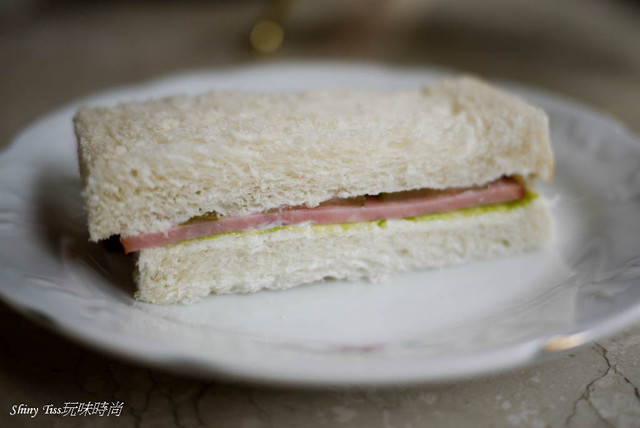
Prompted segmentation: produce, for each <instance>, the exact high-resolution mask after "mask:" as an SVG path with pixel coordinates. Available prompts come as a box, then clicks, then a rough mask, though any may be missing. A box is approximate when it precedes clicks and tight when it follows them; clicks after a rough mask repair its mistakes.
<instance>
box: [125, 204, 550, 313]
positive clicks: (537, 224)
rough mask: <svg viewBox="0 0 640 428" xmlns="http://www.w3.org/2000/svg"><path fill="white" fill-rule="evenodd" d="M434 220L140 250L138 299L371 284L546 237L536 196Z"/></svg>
mask: <svg viewBox="0 0 640 428" xmlns="http://www.w3.org/2000/svg"><path fill="white" fill-rule="evenodd" d="M435 218H436V219H435V220H432V221H411V220H402V219H400V220H387V221H384V222H367V223H363V224H362V227H350V228H341V227H339V225H336V227H333V228H330V227H323V228H319V229H317V230H314V227H313V226H311V225H298V226H295V227H287V228H281V229H278V230H275V231H273V232H271V233H238V234H229V235H224V236H220V237H217V238H215V239H201V240H192V241H186V242H183V243H179V244H175V245H168V246H163V247H157V248H152V249H148V250H142V251H141V252H140V253H139V256H138V261H137V264H138V274H137V275H138V276H137V279H136V280H137V284H138V292H137V294H136V298H138V299H140V300H143V301H146V302H150V303H159V304H171V303H191V302H195V301H198V300H201V299H202V298H203V297H205V296H207V295H208V294H210V293H249V292H255V291H258V290H260V289H284V288H290V287H294V286H297V285H300V284H305V283H310V282H314V281H319V280H323V279H325V278H337V279H349V280H353V279H359V278H368V279H371V280H373V281H377V280H380V279H383V278H385V277H387V276H389V275H391V274H393V273H397V272H405V271H410V270H414V269H426V268H440V267H444V266H449V265H455V264H461V263H468V262H471V261H476V260H482V259H487V258H493V257H499V256H506V255H509V254H513V253H518V252H521V251H524V250H528V249H532V248H534V247H537V246H539V245H541V244H543V243H545V242H547V241H549V240H550V239H551V237H552V220H551V217H550V215H549V211H548V208H547V205H546V202H545V201H544V200H543V199H542V198H535V199H532V200H531V201H530V202H529V203H527V204H522V205H521V206H518V207H517V208H514V209H505V210H494V211H489V212H486V213H482V214H479V215H473V216H467V215H458V216H456V215H452V216H447V217H446V218H442V217H440V218H438V217H435ZM357 224H360V223H357Z"/></svg>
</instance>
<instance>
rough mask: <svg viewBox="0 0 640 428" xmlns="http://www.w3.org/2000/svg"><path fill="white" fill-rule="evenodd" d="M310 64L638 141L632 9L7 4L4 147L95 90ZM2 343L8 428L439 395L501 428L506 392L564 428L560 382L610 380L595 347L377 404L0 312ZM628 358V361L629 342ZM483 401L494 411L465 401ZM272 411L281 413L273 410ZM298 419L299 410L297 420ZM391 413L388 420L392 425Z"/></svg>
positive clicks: (494, 0) (461, 4) (409, 2)
mask: <svg viewBox="0 0 640 428" xmlns="http://www.w3.org/2000/svg"><path fill="white" fill-rule="evenodd" d="M304 60H315V61H345V60H347V61H359V62H373V63H385V64H392V65H397V66H423V67H432V66H433V67H447V68H451V69H454V70H458V71H462V72H468V73H475V74H479V75H481V76H483V77H486V78H489V79H491V78H501V79H510V80H513V81H516V82H520V83H524V84H528V85H532V86H537V87H540V88H542V89H546V90H549V91H553V92H556V93H560V94H564V95H566V96H569V97H572V98H575V99H577V100H579V101H581V102H583V103H586V104H589V105H591V106H594V107H596V108H598V109H600V110H603V111H606V112H607V113H608V114H609V115H612V116H615V117H617V118H619V119H620V120H621V121H623V122H624V123H625V124H626V125H627V126H628V127H630V128H631V129H632V130H633V131H635V132H636V133H639V132H640V108H639V105H640V4H639V2H637V1H631V0H581V1H575V0H350V1H340V0H323V1H317V0H316V1H314V0H271V1H266V0H260V1H258V0H236V1H232V0H227V1H220V0H218V1H214V0H209V1H204V0H200V1H196V0H183V1H169V0H165V1H151V0H145V1H143V0H129V1H125V0H111V1H108V0H102V1H72V0H0V82H1V83H0V149H1V148H3V147H4V146H6V144H8V143H9V141H10V140H11V138H12V136H13V135H15V134H16V133H17V132H18V131H19V130H20V129H22V128H24V127H25V126H26V125H27V124H28V123H29V122H31V121H33V120H35V119H37V118H38V117H39V116H41V115H42V114H45V113H47V112H48V111H50V110H52V109H54V108H56V107H58V106H60V105H62V104H64V103H66V102H69V101H72V100H74V99H76V98H78V97H81V96H84V95H87V94H89V93H91V92H95V91H99V90H102V89H106V88H109V87H113V86H119V85H125V84H135V83H138V82H142V81H145V80H148V79H152V78H156V77H159V76H162V75H166V74H169V73H178V72H181V71H187V70H193V69H216V68H219V67H230V66H237V65H242V64H251V63H256V62H257V63H265V62H273V61H304ZM0 274H1V273H0ZM639 328H640V327H639ZM633 331H635V332H637V331H638V328H636V329H635V330H633ZM634 334H635V333H634ZM628 337H631V338H633V337H636V336H628ZM0 340H1V341H2V343H3V346H1V347H0V404H1V406H0V407H1V408H2V409H4V410H2V412H1V413H0V425H3V423H2V420H3V419H4V420H6V424H4V425H3V426H9V425H8V424H11V426H17V425H13V424H15V423H16V422H17V420H16V419H15V418H14V419H8V420H7V418H9V416H8V410H7V409H9V406H10V404H15V403H21V402H23V403H24V402H26V403H29V402H34V403H47V402H51V401H52V400H58V399H63V400H64V399H69V400H71V399H74V400H82V399H94V400H95V399H100V400H104V399H109V397H113V399H122V397H125V401H126V404H127V406H128V409H130V411H129V414H128V416H127V417H129V419H127V421H126V422H127V423H126V424H124V425H122V426H160V425H161V424H159V421H160V420H164V419H158V418H165V417H169V418H170V417H172V416H171V415H173V417H175V418H176V420H182V421H183V422H184V421H185V420H186V421H187V422H188V423H186V422H185V423H184V424H183V425H181V426H200V425H203V423H201V422H202V421H198V420H192V419H189V418H190V417H192V416H191V413H189V412H188V411H187V410H188V408H191V407H189V406H192V403H191V402H192V401H195V400H197V399H200V398H202V397H205V398H207V400H208V401H206V405H207V406H213V410H214V411H215V412H218V414H221V415H222V417H223V418H224V417H226V418H227V421H238V420H241V419H242V418H243V417H244V416H243V415H245V414H249V415H254V416H255V417H256V418H258V417H260V418H264V415H265V414H267V416H268V413H265V411H263V409H262V408H260V406H259V405H258V404H256V403H267V404H269V403H270V404H269V405H270V407H271V410H273V409H274V408H275V409H276V410H277V409H284V410H282V411H281V413H282V414H283V415H289V416H287V418H289V419H288V420H289V421H291V420H294V419H295V417H298V418H299V419H298V421H303V422H301V423H299V424H298V425H297V426H307V423H308V422H309V421H308V420H307V419H305V417H306V415H307V414H310V412H312V411H313V412H316V413H317V414H319V415H321V416H322V415H331V414H332V412H337V411H344V407H341V406H342V405H343V404H344V403H345V402H348V400H359V399H362V400H363V402H364V403H373V404H372V405H371V409H373V410H371V412H369V411H367V412H365V411H364V410H366V408H365V407H363V409H364V410H363V412H362V415H360V416H358V418H359V419H357V420H365V419H366V418H367V417H369V415H373V416H371V418H373V419H371V420H370V422H371V423H367V424H366V425H365V426H380V424H379V423H380V420H382V416H379V415H383V416H385V415H386V416H390V417H393V418H396V419H394V420H396V421H400V420H403V421H404V420H410V418H412V417H413V418H416V419H415V420H422V419H420V418H421V417H423V416H424V415H427V416H424V417H432V415H435V413H428V412H427V411H426V410H425V406H427V405H429V406H430V405H431V404H433V403H435V400H436V399H438V396H442V398H441V401H442V405H440V406H439V407H437V408H436V409H437V412H440V413H441V414H443V415H445V419H444V422H447V421H449V423H448V424H447V423H445V425H447V426H450V425H451V424H450V421H455V420H462V419H456V418H459V417H463V416H464V415H465V414H466V415H467V416H466V417H471V418H475V419H477V420H478V424H479V425H483V426H488V425H491V426H505V425H504V424H505V423H506V422H504V421H506V420H505V419H501V420H503V422H504V423H502V424H501V423H497V424H494V423H493V422H491V423H488V422H487V421H489V420H493V419H491V418H493V417H494V416H495V415H502V416H504V417H506V416H505V415H506V413H504V412H505V411H506V410H505V409H508V407H504V404H505V403H502V404H503V405H502V407H501V409H502V410H499V409H498V410H496V409H497V407H496V406H497V405H498V404H500V403H499V402H494V400H493V398H492V397H494V396H496V397H502V395H504V396H505V397H507V398H510V397H511V395H513V394H515V396H514V397H515V398H514V406H515V405H516V404H517V403H523V404H522V406H533V407H532V408H534V409H535V408H536V407H535V406H538V407H537V408H541V407H540V406H541V405H540V404H537V403H539V402H543V401H544V400H543V398H544V397H548V402H549V403H551V404H549V405H548V406H547V407H542V408H541V409H543V410H540V412H543V411H545V412H547V413H545V415H546V416H544V418H545V419H548V420H550V421H555V422H553V424H551V425H549V426H562V423H563V422H564V423H565V424H566V421H565V417H566V415H565V414H563V413H562V412H563V410H562V409H563V407H562V406H560V405H559V406H558V407H557V408H556V407H555V406H556V403H560V401H558V400H564V398H563V397H562V396H560V398H558V394H559V391H564V389H563V388H565V386H566V390H567V391H569V390H570V391H573V392H572V393H567V396H568V397H571V396H575V397H587V398H588V396H589V395H588V394H589V392H588V391H589V389H588V388H589V386H590V385H592V384H593V382H591V383H590V384H588V385H587V386H586V388H587V389H585V392H584V393H583V392H582V389H584V388H585V385H581V384H580V382H581V379H583V378H584V379H589V376H592V378H594V379H595V378H596V377H597V376H598V373H608V372H609V370H610V369H611V366H610V364H609V359H607V356H606V353H605V354H602V352H606V351H601V350H600V348H598V347H597V346H596V347H592V348H588V349H584V350H582V351H581V353H579V354H576V358H575V359H574V358H573V357H574V355H573V354H570V355H568V356H567V357H565V358H563V359H559V360H557V361H556V362H555V363H553V364H547V365H546V366H544V367H543V368H540V369H538V368H531V369H530V370H529V371H523V372H521V373H520V374H516V375H515V376H514V377H506V376H503V377H498V378H496V379H494V380H491V379H489V380H479V381H477V382H474V383H461V384H460V385H457V386H452V387H451V388H448V387H447V388H441V389H439V390H437V391H438V394H440V395H434V394H432V393H429V394H431V395H429V394H427V395H423V394H422V392H421V391H420V390H416V391H413V392H412V391H396V390H392V391H391V392H388V393H385V394H383V393H380V395H375V394H374V395H366V394H365V393H363V392H361V391H355V392H351V393H349V394H346V395H345V394H342V393H341V392H337V393H335V394H333V392H332V394H333V395H330V394H328V393H326V392H321V393H305V394H301V393H298V392H295V393H286V392H282V393H279V394H275V393H273V392H272V391H266V392H265V391H260V390H256V389H253V388H248V387H236V386H224V385H217V384H211V383H201V382H197V381H191V380H188V379H186V378H183V377H177V376H169V375H167V374H163V373H161V372H159V371H155V370H148V369H145V368H142V367H140V366H138V365H130V364H126V363H120V362H117V361H116V360H114V359H113V358H111V357H108V356H104V355H101V354H98V353H96V352H93V351H90V350H86V349H85V348H84V347H81V346H78V345H75V344H72V343H70V342H68V341H66V340H64V339H62V338H60V337H58V336H57V335H55V334H53V333H51V332H49V331H48V330H45V329H43V328H41V327H38V326H37V325H35V324H34V323H32V322H31V321H28V320H27V319H25V318H23V317H21V316H19V315H17V314H14V313H13V312H12V311H10V310H9V309H8V308H6V307H5V306H4V305H2V304H0ZM615 340H620V343H627V342H624V340H627V339H614V341H613V342H612V343H613V344H615V343H616V342H615ZM598 346H599V345H598ZM611 346H613V345H611ZM620 346H623V345H620ZM625 346H629V347H630V350H631V351H630V355H631V354H632V353H633V349H637V346H638V345H637V344H635V345H629V344H628V343H627V345H625ZM633 346H635V347H636V348H633ZM602 349H604V348H602ZM603 355H605V356H604V359H605V360H606V363H607V364H605V361H604V360H603V358H602V356H603ZM609 358H611V357H609ZM612 361H614V362H615V360H612ZM634 364H635V363H634ZM607 366H608V367H607ZM616 367H617V366H616ZM629 367H631V366H629ZM636 368H637V367H636V366H633V371H634V372H635V373H637V370H636ZM616 371H617V368H616ZM531 379H533V382H534V383H531V382H532V381H531ZM540 379H542V381H541V380H540ZM619 379H622V378H621V377H619ZM625 379H626V378H625ZM536 385H539V387H537V386H536ZM567 385H568V386H567ZM625 385H626V384H622V386H618V387H616V388H619V389H615V393H616V394H617V395H616V397H622V398H621V400H628V401H616V402H615V403H614V404H615V405H616V406H618V407H615V412H613V413H612V415H613V416H615V415H616V414H617V413H620V412H623V411H626V412H627V413H629V412H631V411H632V410H634V409H636V408H635V407H633V406H632V405H631V404H630V403H634V402H635V401H633V400H635V397H640V396H639V395H638V389H637V388H636V389H635V390H634V391H635V392H634V391H631V392H628V394H627V395H626V396H623V395H620V394H621V393H618V392H619V391H622V389H621V388H622V387H624V386H625ZM554 388H556V389H554ZM571 388H573V389H571ZM496 391H502V392H500V394H501V395H496ZM1 392H4V394H3V393H1ZM367 394H368V393H367ZM376 394H378V393H376ZM425 394H426V393H425ZM572 394H573V395H572ZM581 394H582V395H581ZM585 394H586V395H585ZM594 394H595V393H594ZM167 396H168V397H170V398H171V400H170V401H169V399H168V398H167ZM478 396H486V397H489V398H488V400H489V401H488V402H487V401H477V400H475V401H473V402H472V401H471V400H472V398H469V397H478ZM274 397H275V398H274ZM363 397H364V398H363ZM425 397H426V398H425ZM434 397H435V398H434ZM447 397H448V398H447ZM527 397H528V398H527ZM537 397H538V398H537ZM539 397H543V398H539ZM580 399H581V398H578V400H580ZM616 399H617V398H616ZM21 400H22V401H21ZM269 400H271V401H269ZM279 400H281V401H282V402H283V403H284V404H282V405H281V407H278V406H279V405H280V404H278V403H280V401H279ZM367 400H368V401H367ZM421 400H423V401H421ZM527 400H529V401H527ZM538 400H541V401H538ZM583 401H584V402H587V401H588V400H586V399H585V400H583ZM619 402H620V403H627V404H628V405H627V404H624V405H618V404H616V403H619ZM274 403H275V404H274ZM399 403H400V404H399ZM403 403H404V404H403ZM415 403H419V404H415ZM425 403H426V404H425ZM470 403H471V404H470ZM487 403H489V404H487ZM496 403H498V404H496ZM532 403H533V404H532ZM576 403H578V402H576ZM506 404H509V403H508V402H507V403H506ZM363 406H364V405H363ZM421 406H422V407H421ZM469 406H472V407H469ZM473 406H475V407H473ZM577 406H578V405H577V404H574V407H573V413H575V414H577V415H578V416H579V417H582V416H581V415H583V414H585V415H590V414H591V413H589V412H591V410H590V408H587V407H585V408H582V407H580V408H579V407H577ZM621 406H622V407H621ZM624 406H626V407H624ZM296 409H303V410H301V411H300V412H298V413H296V411H297V410H296ZM304 409H307V410H306V411H305V410H304ZM336 409H337V410H336ZM388 409H397V410H394V411H393V412H391V413H390V412H389V411H388ZM549 409H555V410H549ZM526 411H527V412H529V407H527V410H526ZM634 411H635V410H634ZM385 412H386V413H385ZM437 412H436V413H437ZM443 412H444V413H443ZM465 412H466V413H465ZM500 412H502V413H500ZM523 412H524V410H523ZM168 413H171V415H169V416H167V415H168ZM196 413H197V412H196ZM623 413H624V412H623ZM212 414H213V412H212ZM527 414H528V413H527ZM533 414H534V415H536V413H535V412H534V413H533ZM629 414H631V413H629ZM177 415H178V416H177ZM180 415H181V416H180ZM421 415H422V416H421ZM337 416H338V417H342V416H344V414H342V413H338V414H337ZM346 416H347V417H348V416H349V415H348V414H347V415H346ZM592 416H593V415H592ZM252 417H253V416H252ZM327 417H328V416H327ZM593 417H594V418H595V416H593ZM154 418H155V419H154ZM292 418H293V419H292ZM398 418H400V419H398ZM407 418H409V419H407ZM446 418H449V419H446ZM124 419H125V418H124V417H123V420H122V422H125V420H124ZM259 420H260V419H259ZM322 420H326V419H322ZM322 420H321V421H322ZM341 420H342V419H341ZM345 420H346V419H345ZM465 420H466V419H465ZM496 420H498V419H496ZM576 420H578V425H575V426H608V424H605V423H604V422H603V423H602V424H600V423H596V424H595V425H586V424H582V425H580V420H581V419H579V418H576ZM594 420H595V419H594ZM635 420H637V418H636V419H635ZM40 421H46V422H47V425H46V426H63V424H64V423H66V425H64V426H71V425H69V421H68V420H62V419H60V418H56V417H53V416H52V417H51V418H50V419H42V418H41V419H40V420H39V421H36V422H40ZM94 421H95V420H89V419H87V420H86V421H85V422H83V420H81V419H78V420H76V421H75V423H74V424H73V426H96V425H91V424H92V423H93V422H94ZM354 421H356V419H354ZM517 421H518V419H517V420H516V422H517ZM567 421H568V419H567ZM603 421H604V419H603ZM269 422H270V421H269V420H267V421H266V422H265V424H264V426H269ZM441 422H442V420H441ZM511 422H513V421H512V420H509V423H511ZM145 424H146V425H145ZM376 424H377V425H376ZM211 425H212V424H211ZM454 425H455V423H454ZM460 425H463V424H460ZM34 426H35V425H34ZM40 426H44V425H40ZM216 426H238V425H235V424H231V423H229V424H227V425H225V424H219V425H216ZM246 426H249V425H246ZM251 426H263V425H251ZM396 426H400V422H398V425H396ZM402 426H404V423H402ZM531 426H534V425H531ZM535 426H538V425H535ZM540 426H547V425H546V424H542V425H540Z"/></svg>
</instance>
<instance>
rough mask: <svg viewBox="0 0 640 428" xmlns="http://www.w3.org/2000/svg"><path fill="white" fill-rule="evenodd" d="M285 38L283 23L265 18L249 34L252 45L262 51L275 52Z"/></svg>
mask: <svg viewBox="0 0 640 428" xmlns="http://www.w3.org/2000/svg"><path fill="white" fill-rule="evenodd" d="M283 39H284V30H283V28H282V25H280V24H278V23H277V22H275V21H271V20H264V21H260V22H258V23H257V24H256V25H255V26H254V27H253V29H252V30H251V34H250V36H249V40H250V41H251V46H253V48H254V49H255V50H256V51H258V52H262V53H271V52H275V51H276V50H277V49H278V48H279V47H280V45H281V44H282V40H283Z"/></svg>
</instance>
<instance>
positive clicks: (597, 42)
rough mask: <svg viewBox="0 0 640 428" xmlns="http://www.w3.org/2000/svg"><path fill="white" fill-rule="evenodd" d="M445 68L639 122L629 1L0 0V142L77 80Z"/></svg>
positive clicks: (639, 77) (77, 85)
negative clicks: (311, 66) (339, 67)
mask: <svg viewBox="0 0 640 428" xmlns="http://www.w3.org/2000/svg"><path fill="white" fill-rule="evenodd" d="M303 59H313V60H356V61H372V62H384V63H391V64H396V65H420V66H438V67H449V68H453V69H457V70H460V71H464V72H471V73H477V74H480V75H482V76H485V77H488V78H506V79H511V80H515V81H520V82H525V83H529V84H532V85H536V86H539V87H542V88H546V89H549V90H552V91H555V92H560V93H564V94H566V95H569V96H571V97H574V98H578V99H581V100H583V101H584V102H586V103H588V104H591V105H594V106H596V107H599V108H600V109H603V110H606V111H608V112H609V113H610V114H611V115H614V116H617V117H618V118H620V119H621V120H622V121H624V122H626V123H627V125H628V126H629V127H631V128H632V129H634V130H635V131H636V132H638V131H640V109H639V108H637V107H636V106H637V104H638V102H639V101H640V98H639V96H640V2H637V1H630V0H626V1H625V0H582V1H571V0H564V1H563V0H518V1H514V0H351V1H340V0H324V1H314V0H271V1H266V0H261V1H254V0H236V1H231V0H228V1H213V0H209V1H203V0H201V1H196V0H191V1H186V0H185V1H169V0H165V1H151V0H146V1H143V0H138V1H132V0H129V1H125V0H111V1H107V0H103V1H72V0H0V81H1V82H2V84H1V85H0V88H1V89H0V90H1V91H2V92H1V95H2V98H1V100H2V101H0V147H2V146H4V145H5V144H7V143H8V141H9V140H10V138H11V136H12V135H14V134H15V133H16V132H17V131H18V130H19V129H21V128H23V127H24V126H25V125H26V124H27V123H28V122H30V121H31V120H34V119H35V118H37V117H38V116H39V115H41V114H43V113H45V112H47V111H49V110H50V109H52V108H54V107H56V106H59V105H60V104H62V103H65V102H67V101H70V100H73V99H74V98H77V97H79V96H82V95H86V94H87V93H90V92H94V91H96V90H100V89H104V88H107V87H111V86H114V85H121V84H129V83H135V82H139V81H144V80H147V79H150V78H154V77H158V76H161V75H164V74H167V73H174V72H179V71H181V70H189V69H194V68H216V67H225V66H230V65H238V64H242V63H250V62H256V61H257V62H266V61H280V60H303Z"/></svg>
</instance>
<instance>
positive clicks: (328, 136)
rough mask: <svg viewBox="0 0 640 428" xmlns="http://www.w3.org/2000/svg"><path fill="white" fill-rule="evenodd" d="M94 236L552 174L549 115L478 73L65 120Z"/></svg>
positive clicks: (219, 95)
mask: <svg viewBox="0 0 640 428" xmlns="http://www.w3.org/2000/svg"><path fill="white" fill-rule="evenodd" d="M74 124H75V130H76V135H77V137H78V153H79V161H80V173H81V176H82V180H83V187H84V190H83V196H84V200H85V206H86V209H87V212H88V219H89V232H90V236H91V239H92V240H100V239H104V238H107V237H109V236H111V235H114V234H120V235H123V236H128V235H135V234H138V233H151V232H157V231H162V230H165V229H166V228H168V227H170V226H171V225H175V224H178V223H181V222H184V221H186V220H188V219H189V218H191V217H194V216H198V215H202V214H203V213H206V212H212V211H215V212H217V213H219V214H221V215H242V214H247V213H250V212H259V211H264V210H268V209H272V208H277V207H280V206H286V205H289V206H295V205H303V204H304V205H307V206H310V207H313V206H316V205H317V204H319V203H320V202H322V201H325V200H328V199H331V198H333V197H350V196H359V195H364V194H371V195H375V194H378V193H381V192H395V191H402V190H410V189H417V188H436V189H441V188H449V187H467V186H472V185H478V184H483V183H487V182H489V181H491V180H493V179H496V178H498V177H500V176H502V175H515V174H517V175H520V176H522V177H525V178H528V179H530V178H536V177H537V178H541V179H543V180H547V181H548V180H550V179H551V177H552V171H553V155H552V152H551V148H550V144H549V133H548V132H549V131H548V119H547V116H546V115H545V113H544V112H543V111H542V110H540V109H538V108H536V107H534V106H531V105H529V104H527V103H525V102H523V101H522V100H520V99H518V98H516V97H513V96H510V95H508V94H505V93H503V92H501V91H499V90H498V89H496V88H494V87H492V86H491V85H489V84H487V83H484V82H482V81H480V80H478V79H476V78H472V77H461V78H455V79H447V80H443V81H441V82H439V83H436V84H434V85H431V86H427V87H423V88H419V89H414V90H402V91H364V90H337V89H336V90H314V91H307V92H281V93H269V92H265V93H250V92H209V93H206V94H203V95H199V96H194V97H188V96H176V97H170V98H163V99H156V100H151V101H147V102H135V103H127V104H121V105H118V106H116V107H109V108H82V109H80V110H79V111H78V113H77V115H76V117H75V118H74Z"/></svg>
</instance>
